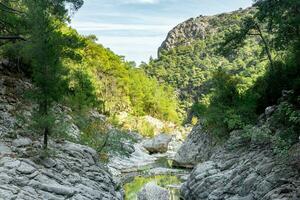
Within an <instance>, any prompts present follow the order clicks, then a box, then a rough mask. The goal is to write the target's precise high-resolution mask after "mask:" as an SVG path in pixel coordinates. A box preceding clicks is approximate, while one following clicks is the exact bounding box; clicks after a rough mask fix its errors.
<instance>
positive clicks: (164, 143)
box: [143, 134, 172, 153]
mask: <svg viewBox="0 0 300 200" xmlns="http://www.w3.org/2000/svg"><path fill="white" fill-rule="evenodd" d="M171 140H172V136H170V135H166V134H160V135H158V136H156V137H154V138H153V139H149V140H146V141H145V142H144V143H143V146H144V148H145V149H147V150H148V151H149V152H150V153H165V152H167V151H168V145H169V143H170V142H171Z"/></svg>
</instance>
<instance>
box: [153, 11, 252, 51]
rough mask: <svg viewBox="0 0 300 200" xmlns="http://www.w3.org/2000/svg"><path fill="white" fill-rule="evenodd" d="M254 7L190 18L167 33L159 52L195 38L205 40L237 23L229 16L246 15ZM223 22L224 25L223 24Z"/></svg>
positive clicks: (189, 42) (184, 43) (185, 43)
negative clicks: (229, 18)
mask: <svg viewBox="0 0 300 200" xmlns="http://www.w3.org/2000/svg"><path fill="white" fill-rule="evenodd" d="M252 10H253V8H249V9H245V10H242V9H241V10H238V11H234V12H231V13H224V14H220V15H215V16H202V15H200V16H198V17H195V18H190V19H188V20H187V21H184V22H182V23H180V24H178V25H177V26H176V27H174V28H173V29H172V30H171V31H170V32H169V33H168V35H167V38H166V39H165V41H164V42H163V43H162V45H161V46H160V48H159V50H158V52H160V51H162V50H170V49H172V48H175V47H178V46H181V45H189V44H191V42H192V41H194V40H199V39H200V40H205V39H206V38H207V37H208V36H211V35H214V34H215V33H217V32H219V31H220V30H221V29H224V27H227V26H230V25H232V24H236V22H235V21H234V19H232V20H228V16H233V15H235V14H239V15H246V14H247V13H248V12H251V11H252ZM221 24H222V25H221Z"/></svg>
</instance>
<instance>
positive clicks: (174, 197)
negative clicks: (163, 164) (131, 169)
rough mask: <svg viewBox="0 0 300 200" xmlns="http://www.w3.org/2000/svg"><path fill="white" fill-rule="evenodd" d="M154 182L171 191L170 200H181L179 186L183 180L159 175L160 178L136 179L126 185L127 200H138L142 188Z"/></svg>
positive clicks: (139, 177)
mask: <svg viewBox="0 0 300 200" xmlns="http://www.w3.org/2000/svg"><path fill="white" fill-rule="evenodd" d="M149 182H154V183H156V184H157V185H159V186H161V187H163V188H166V189H168V190H169V191H170V196H171V198H170V200H179V199H180V198H179V197H180V193H179V187H178V186H179V185H180V183H181V180H180V179H179V178H178V177H176V176H170V175H159V176H151V177H141V176H138V177H135V178H134V180H133V181H132V182H130V183H127V184H125V186H124V189H125V200H136V199H137V193H138V191H139V190H141V189H142V187H143V186H144V185H145V184H147V183H149Z"/></svg>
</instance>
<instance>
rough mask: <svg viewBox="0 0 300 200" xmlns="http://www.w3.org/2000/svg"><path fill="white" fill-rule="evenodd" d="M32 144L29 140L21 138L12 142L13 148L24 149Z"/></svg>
mask: <svg viewBox="0 0 300 200" xmlns="http://www.w3.org/2000/svg"><path fill="white" fill-rule="evenodd" d="M31 144H32V140H31V139H30V138H26V137H22V138H18V139H15V140H13V141H12V145H13V146H15V147H25V146H29V145H31Z"/></svg>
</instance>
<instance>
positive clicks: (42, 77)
mask: <svg viewBox="0 0 300 200" xmlns="http://www.w3.org/2000/svg"><path fill="white" fill-rule="evenodd" d="M83 3H84V2H83V1H82V0H67V1H65V0H58V1H48V0H47V1H44V0H38V1H36V0H24V1H8V0H1V1H0V10H1V15H0V25H1V30H0V59H1V60H7V61H8V62H9V63H10V64H9V65H12V66H13V65H17V66H18V68H19V69H20V70H22V71H24V72H26V74H27V76H28V77H30V78H31V79H32V81H33V83H34V85H35V88H34V89H33V90H32V91H27V93H28V95H27V96H28V97H29V99H31V100H32V102H35V103H37V104H38V105H39V108H38V110H37V112H36V114H37V115H36V117H35V118H34V120H35V121H36V125H37V127H39V129H40V130H43V131H44V133H45V137H46V135H48V133H49V132H51V128H53V124H54V121H55V116H53V114H52V113H51V108H52V107H53V105H55V104H57V103H62V104H64V105H67V106H69V107H71V108H73V109H74V111H76V112H85V110H89V109H92V108H93V109H97V110H98V111H99V112H100V113H103V114H105V115H107V116H112V117H113V116H114V115H116V114H118V113H119V112H122V111H124V112H128V113H129V114H131V115H134V116H144V115H152V116H153V117H157V118H159V119H162V120H167V121H173V122H176V123H177V122H179V121H180V117H179V115H178V114H177V109H178V103H177V97H176V95H175V94H174V92H173V89H172V88H171V87H170V86H168V85H166V84H160V83H158V82H157V81H156V79H155V78H149V77H148V76H147V75H146V74H145V73H144V72H143V70H141V69H138V68H136V67H135V64H134V63H132V62H126V61H125V60H124V58H123V57H121V56H118V55H116V54H114V53H113V52H112V51H111V50H109V49H107V48H104V47H103V46H102V45H101V44H97V38H96V37H95V36H88V37H84V36H81V35H79V34H78V33H77V32H76V30H74V29H72V28H70V27H69V25H68V22H70V20H71V18H70V16H71V15H72V13H73V12H76V11H77V10H78V9H79V8H80V7H81V6H82V4H83Z"/></svg>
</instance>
